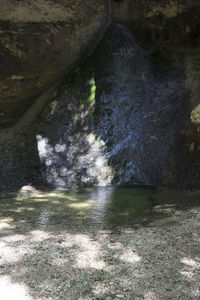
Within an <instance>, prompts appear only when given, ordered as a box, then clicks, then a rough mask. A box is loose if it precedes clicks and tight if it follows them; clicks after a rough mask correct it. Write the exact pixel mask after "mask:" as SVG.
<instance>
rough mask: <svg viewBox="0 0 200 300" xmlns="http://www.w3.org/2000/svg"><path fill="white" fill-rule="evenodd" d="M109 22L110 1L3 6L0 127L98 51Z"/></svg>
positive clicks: (5, 0)
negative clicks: (84, 58) (97, 46)
mask: <svg viewBox="0 0 200 300" xmlns="http://www.w3.org/2000/svg"><path fill="white" fill-rule="evenodd" d="M108 18H109V9H108V1H107V0H103V1H102V0H94V1H90V0H86V1H81V0H67V1H64V0H51V1H44V0H37V1H29V0H19V1H13V0H2V1H1V9H0V95H1V96H0V117H1V118H0V127H8V126H10V125H13V124H15V123H16V121H17V120H19V118H20V117H21V116H22V115H23V113H24V112H25V111H26V110H27V109H28V107H30V105H31V104H33V103H34V101H35V100H36V98H37V97H38V96H39V95H40V94H41V93H42V92H43V91H44V90H45V89H46V88H47V87H50V86H51V84H53V83H55V82H56V81H57V80H59V79H60V78H61V77H62V76H63V74H65V73H66V72H69V71H70V70H71V69H72V68H73V67H74V66H75V65H76V64H78V63H79V62H80V61H81V59H83V57H84V56H86V55H88V53H90V52H91V51H92V50H93V49H94V48H95V46H96V44H97V43H98V42H99V40H100V39H101V37H102V35H103V33H104V31H105V29H106V27H107V25H108Z"/></svg>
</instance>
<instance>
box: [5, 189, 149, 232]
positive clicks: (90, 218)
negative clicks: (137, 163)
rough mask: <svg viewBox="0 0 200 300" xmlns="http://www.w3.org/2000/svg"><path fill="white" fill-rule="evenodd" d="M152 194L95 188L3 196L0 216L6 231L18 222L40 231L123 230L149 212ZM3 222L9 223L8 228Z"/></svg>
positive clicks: (139, 190)
mask: <svg viewBox="0 0 200 300" xmlns="http://www.w3.org/2000/svg"><path fill="white" fill-rule="evenodd" d="M153 192H154V190H153V189H151V188H147V187H117V188H116V187H98V188H85V189H80V190H78V189H77V190H69V191H56V190H54V191H47V192H40V191H33V192H32V193H26V192H25V193H18V194H17V193H16V194H14V193H12V194H4V195H1V198H0V216H1V220H4V223H3V224H4V228H7V230H9V228H10V226H11V225H13V226H14V225H16V226H18V224H19V222H20V225H21V224H24V226H28V227H31V228H36V229H42V230H45V229H46V230H48V229H49V228H51V229H53V226H61V227H62V228H63V227H64V228H68V227H70V226H79V225H83V226H94V227H98V228H101V227H102V228H111V227H112V228H113V227H115V226H118V225H120V226H126V225H131V224H133V223H134V222H135V220H136V219H137V218H138V217H140V216H143V215H146V214H148V213H150V212H151V210H152V203H151V201H150V198H151V195H152V194H153ZM6 219H7V220H12V221H9V222H8V224H7V223H6V221H5V220H6ZM13 226H12V228H13Z"/></svg>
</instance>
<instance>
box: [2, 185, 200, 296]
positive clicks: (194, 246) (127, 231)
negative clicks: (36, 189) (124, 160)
mask: <svg viewBox="0 0 200 300" xmlns="http://www.w3.org/2000/svg"><path fill="white" fill-rule="evenodd" d="M182 195H183V194H181V193H180V194H178V193H175V192H168V191H167V192H166V191H164V192H163V191H162V192H160V193H158V194H157V195H156V197H155V199H154V200H155V203H156V206H155V208H154V214H153V216H149V217H147V218H145V219H144V218H143V219H140V220H138V222H137V223H135V224H134V225H133V226H131V227H126V228H122V227H117V228H115V230H106V229H102V228H97V227H89V228H88V226H87V227H86V226H84V225H83V224H82V225H79V226H78V225H77V226H75V227H73V226H71V227H70V226H68V227H67V228H64V227H63V223H62V222H61V223H59V222H58V223H57V224H54V226H49V227H44V226H43V227H38V228H31V227H30V228H29V227H28V228H27V224H26V223H24V222H23V220H21V221H20V220H18V221H17V223H16V224H15V223H13V222H11V220H10V219H9V218H8V217H4V218H3V216H2V215H1V218H0V299H1V300H7V299H20V300H24V299H36V300H39V299H42V300H45V299H53V300H56V299H67V300H70V299H73V300H75V299H105V300H111V299H115V300H117V299H148V300H150V299H152V300H156V299H159V300H161V299H166V300H172V299H179V300H189V299H200V251H199V245H200V235H199V232H200V231H199V227H200V207H199V206H198V204H199V198H200V194H198V193H197V194H192V193H189V192H188V193H187V195H186V194H185V196H184V199H183V198H181V197H182ZM177 197H178V199H182V200H183V201H177V202H176V200H177ZM191 199H193V200H195V201H194V202H191V203H190V205H188V201H190V200H191ZM181 203H182V204H181ZM184 203H185V204H184ZM25 229H26V230H25Z"/></svg>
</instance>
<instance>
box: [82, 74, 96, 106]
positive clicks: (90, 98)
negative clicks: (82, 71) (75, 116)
mask: <svg viewBox="0 0 200 300" xmlns="http://www.w3.org/2000/svg"><path fill="white" fill-rule="evenodd" d="M88 84H89V93H88V94H87V95H86V97H85V98H84V99H81V100H80V105H81V106H85V105H93V104H94V103H95V99H96V84H95V80H94V77H92V78H91V79H90V80H89V82H88Z"/></svg>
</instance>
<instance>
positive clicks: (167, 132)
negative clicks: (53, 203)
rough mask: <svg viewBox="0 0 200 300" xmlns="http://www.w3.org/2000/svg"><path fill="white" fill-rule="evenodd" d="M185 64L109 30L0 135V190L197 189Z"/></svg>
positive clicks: (122, 32)
mask: <svg viewBox="0 0 200 300" xmlns="http://www.w3.org/2000/svg"><path fill="white" fill-rule="evenodd" d="M185 60H186V58H184V57H182V58H181V59H180V53H179V52H177V53H173V55H172V54H171V53H170V52H167V53H165V52H164V53H161V52H159V53H157V56H156V55H155V53H153V55H150V53H149V51H147V50H145V49H143V48H141V46H139V45H138V44H137V42H136V41H135V40H134V38H133V37H132V35H131V34H130V32H129V31H128V30H127V29H126V28H125V27H123V26H122V25H113V26H111V27H110V28H109V30H108V32H107V33H106V36H105V38H104V39H103V41H102V43H101V44H100V46H99V47H98V48H97V50H96V51H95V52H94V54H93V55H92V56H91V57H90V58H89V59H88V60H87V61H86V62H84V63H83V64H81V66H80V67H78V68H76V69H75V71H74V72H73V73H72V74H70V75H69V76H67V77H66V78H65V79H64V82H63V83H62V84H61V85H60V86H59V87H58V88H57V89H56V91H54V93H53V92H51V91H50V92H49V93H47V95H46V96H43V98H44V99H43V98H41V99H39V100H38V107H37V105H35V106H34V107H33V108H32V109H30V111H29V113H27V114H26V116H25V117H24V119H23V120H21V122H19V124H18V126H16V129H15V131H13V130H12V131H5V132H4V139H2V145H1V147H2V148H3V147H4V150H3V151H2V150H1V152H2V155H1V159H0V163H1V166H0V167H1V169H4V172H3V173H2V176H1V178H0V181H1V185H4V187H9V186H12V185H15V186H16V187H20V186H22V185H26V184H30V183H31V184H33V185H36V186H38V185H39V186H40V185H43V186H48V187H53V188H67V187H74V186H84V185H91V184H99V185H107V184H111V183H117V184H133V183H143V184H154V185H158V184H167V185H179V186H182V187H186V186H196V185H198V169H195V164H196V162H197V161H198V159H199V157H198V154H195V155H196V156H195V159H196V160H195V161H194V159H193V158H194V155H193V154H194V152H195V151H196V147H197V145H196V144H195V145H194V144H193V146H192V143H196V141H195V139H194V136H193V132H192V127H191V125H190V113H189V111H190V108H189V95H188V90H187V88H186V86H185V75H184V73H185ZM45 97H46V98H45ZM42 101H44V107H43V108H42V107H41V103H42ZM45 101H46V103H45ZM34 110H35V112H36V114H35V116H34V114H33V111H34ZM39 110H40V112H38V111H39ZM31 118H32V121H31ZM8 139H9V142H8ZM5 141H6V142H5ZM191 147H193V148H191ZM2 148H1V149H2ZM8 153H9V154H8ZM195 153H196V152H195ZM6 161H7V165H6ZM195 176H196V179H195ZM194 179H195V180H194Z"/></svg>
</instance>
